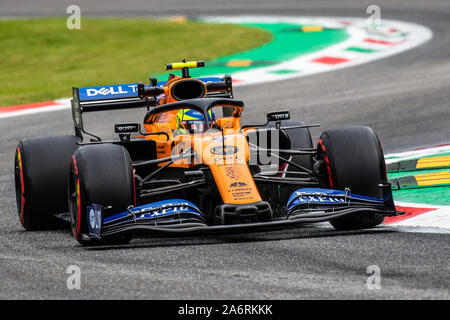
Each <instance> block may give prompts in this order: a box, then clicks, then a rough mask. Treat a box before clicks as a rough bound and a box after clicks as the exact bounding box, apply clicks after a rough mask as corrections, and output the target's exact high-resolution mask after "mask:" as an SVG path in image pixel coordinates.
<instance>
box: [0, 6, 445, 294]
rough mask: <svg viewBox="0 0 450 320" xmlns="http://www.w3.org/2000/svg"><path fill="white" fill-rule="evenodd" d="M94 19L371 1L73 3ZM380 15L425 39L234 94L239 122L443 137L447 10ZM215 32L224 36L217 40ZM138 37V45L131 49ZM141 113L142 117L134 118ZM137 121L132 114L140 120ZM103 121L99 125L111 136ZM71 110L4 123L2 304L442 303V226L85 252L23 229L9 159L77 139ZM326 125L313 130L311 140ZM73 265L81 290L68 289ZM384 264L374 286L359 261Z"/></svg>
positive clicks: (20, 11)
mask: <svg viewBox="0 0 450 320" xmlns="http://www.w3.org/2000/svg"><path fill="white" fill-rule="evenodd" d="M71 3H73V1H56V0H53V1H52V0H40V1H13V0H6V1H5V0H3V1H2V2H1V3H0V16H47V15H64V14H65V8H66V6H67V5H68V4H71ZM77 4H79V5H80V6H81V8H82V11H83V12H84V13H85V14H89V15H102V16H103V15H127V16H135V15H177V14H185V15H188V16H198V15H227V14H247V15H248V14H264V15H296V16H310V15H317V16H349V17H364V16H366V13H365V10H366V8H367V6H368V5H369V4H371V3H370V2H367V1H359V0H352V1H341V0H339V1H329V2H328V1H326V2H325V1H308V2H307V3H305V4H302V3H300V2H296V1H289V0H278V1H273V0H254V1H245V2H244V1H240V0H227V1H211V0H183V1H179V2H176V1H167V0H166V1H138V0H129V1H126V2H119V1H106V0H102V1H95V3H91V2H90V1H77ZM377 4H378V5H380V6H381V10H382V12H381V13H382V18H391V19H397V20H405V21H411V22H416V23H419V24H423V25H425V26H427V27H429V28H431V29H432V31H433V33H434V37H433V39H432V40H431V41H429V42H427V43H425V44H424V45H422V46H420V47H418V48H414V49H412V50H409V51H407V52H404V53H401V54H399V55H395V56H392V57H389V58H386V59H382V60H378V61H375V62H372V63H369V64H364V65H360V66H356V67H352V68H347V69H343V70H339V71H333V72H330V73H324V74H319V75H314V76H311V77H305V78H299V79H296V80H295V79H294V80H288V81H284V82H280V83H270V84H263V85H255V86H247V87H240V88H236V90H235V93H236V96H237V97H239V98H241V99H242V100H244V101H245V102H246V105H247V110H246V114H247V116H249V117H251V118H252V119H254V120H261V121H262V120H263V115H264V113H265V112H266V111H269V110H272V109H285V108H289V109H291V110H292V117H293V118H299V119H303V120H306V121H307V122H311V123H315V122H320V123H321V124H322V128H321V130H325V129H327V128H332V127H340V126H343V125H350V124H362V125H369V126H371V127H373V128H374V129H375V130H376V132H377V133H378V134H379V136H380V138H381V140H382V143H383V146H384V149H385V152H394V151H402V150H406V149H408V148H412V147H421V146H427V145H435V144H440V143H449V142H450V129H449V128H450V126H449V124H450V33H449V31H448V29H449V28H450V4H449V2H448V1H446V0H442V1H434V0H433V1H425V0H423V1H419V0H414V1H378V2H377ZM218 36H220V35H218ZM137 45H138V44H137ZM138 116H139V115H138ZM139 117H140V116H139ZM113 120H114V118H112V117H109V116H104V118H103V120H101V121H100V123H99V124H96V125H95V126H96V128H97V129H98V130H100V131H105V132H108V131H111V130H112V126H111V123H112V122H111V121H113ZM71 127H72V122H71V117H70V112H69V111H67V110H65V111H59V112H50V113H45V114H38V115H33V116H22V117H18V118H10V119H4V120H0V130H1V139H0V150H1V154H0V230H1V231H0V261H1V267H0V298H2V299H5V298H6V299H17V298H31V299H48V298H51V299H72V298H75V299H78V298H82V299H97V298H98V299H122V298H124V299H129V298H138V299H166V298H169V299H303V298H307V299H309V298H318V299H336V298H337V299H356V298H363V299H422V298H425V299H427V298H431V299H439V298H440V299H449V298H450V290H449V289H450V282H449V252H450V251H449V244H450V241H449V240H450V239H449V236H448V235H445V234H424V233H400V232H396V231H392V230H388V229H373V230H370V231H359V232H349V233H343V232H336V231H334V230H333V229H331V228H330V227H327V226H324V227H320V228H319V227H313V226H307V227H304V228H301V229H294V230H288V231H286V230H285V231H276V232H268V233H257V234H244V235H226V236H219V235H217V236H212V237H205V238H195V237H192V238H176V239H165V238H148V239H137V240H133V242H132V243H131V244H130V245H128V246H125V247H120V248H119V247H113V248H93V249H92V248H91V249H85V248H82V247H81V246H79V245H78V244H77V243H76V242H75V240H74V239H73V237H72V235H71V234H70V232H69V231H68V230H60V231H56V232H25V231H23V230H22V228H21V226H20V225H19V221H18V217H17V214H16V208H15V199H14V186H13V155H14V149H15V147H16V145H17V143H18V141H19V140H20V139H21V138H23V137H27V136H36V135H46V134H65V133H72V129H71ZM321 130H318V129H317V130H316V129H314V130H313V136H314V138H315V139H317V137H318V135H319V134H320V131H321ZM69 265H78V266H79V267H80V268H81V271H82V278H81V289H80V290H68V288H67V287H66V279H67V277H68V274H66V268H67V267H68V266H69ZM370 265H378V266H379V267H380V269H381V289H380V290H368V288H367V286H366V280H367V277H368V274H366V269H367V267H368V266H370Z"/></svg>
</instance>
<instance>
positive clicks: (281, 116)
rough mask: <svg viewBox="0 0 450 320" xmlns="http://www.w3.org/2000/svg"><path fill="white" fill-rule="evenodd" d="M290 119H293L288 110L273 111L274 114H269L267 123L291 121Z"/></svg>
mask: <svg viewBox="0 0 450 320" xmlns="http://www.w3.org/2000/svg"><path fill="white" fill-rule="evenodd" d="M290 118H291V114H290V112H289V111H288V110H284V111H273V112H269V113H267V122H270V121H281V120H289V119H290Z"/></svg>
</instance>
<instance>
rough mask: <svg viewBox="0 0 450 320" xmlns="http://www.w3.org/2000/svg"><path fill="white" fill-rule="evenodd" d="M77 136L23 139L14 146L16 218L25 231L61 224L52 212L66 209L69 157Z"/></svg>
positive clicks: (74, 146)
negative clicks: (17, 215) (17, 216)
mask: <svg viewBox="0 0 450 320" xmlns="http://www.w3.org/2000/svg"><path fill="white" fill-rule="evenodd" d="M78 141H79V138H77V137H75V136H70V135H63V136H46V137H33V138H27V139H23V140H21V141H20V142H19V144H18V146H17V148H16V154H15V158H14V175H15V189H16V201H17V210H18V214H19V220H20V223H21V224H22V226H23V227H24V228H25V229H26V230H47V229H55V228H61V227H65V226H66V224H64V223H63V221H62V220H61V219H58V218H56V217H55V216H54V215H55V214H58V213H64V212H68V211H69V206H68V204H67V196H66V194H67V183H68V176H67V172H69V167H70V157H71V156H72V154H73V152H74V151H75V149H76V148H77V144H76V143H77V142H78Z"/></svg>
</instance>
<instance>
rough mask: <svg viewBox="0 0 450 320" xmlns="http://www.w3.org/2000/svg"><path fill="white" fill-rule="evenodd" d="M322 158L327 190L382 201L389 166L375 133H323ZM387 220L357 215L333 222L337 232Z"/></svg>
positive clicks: (361, 128)
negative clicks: (383, 186)
mask: <svg viewBox="0 0 450 320" xmlns="http://www.w3.org/2000/svg"><path fill="white" fill-rule="evenodd" d="M317 150H318V155H319V158H320V159H322V160H323V162H324V166H325V168H324V169H325V170H324V171H325V172H324V173H325V175H324V176H325V179H324V181H322V184H323V185H325V187H329V188H333V189H338V190H345V188H349V189H350V190H351V192H352V193H355V194H360V195H365V196H371V197H377V198H382V197H383V192H382V190H381V188H380V187H379V186H378V185H379V184H382V183H386V180H387V175H386V165H385V162H384V155H383V151H382V149H381V144H380V141H379V139H378V137H377V135H376V134H375V132H374V131H373V130H372V129H371V128H369V127H364V126H352V127H345V128H339V129H332V130H328V131H325V132H324V133H322V135H321V137H320V139H319V142H318V147H317ZM383 220H384V217H383V216H381V215H379V214H377V213H356V214H351V215H347V216H343V217H340V218H336V219H332V220H330V223H331V224H332V225H333V227H334V228H335V229H337V230H355V229H365V228H372V227H374V226H376V225H379V224H380V223H382V222H383Z"/></svg>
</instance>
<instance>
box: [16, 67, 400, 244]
mask: <svg viewBox="0 0 450 320" xmlns="http://www.w3.org/2000/svg"><path fill="white" fill-rule="evenodd" d="M203 65H204V64H203V62H182V63H174V64H167V65H166V69H167V70H175V69H181V70H182V76H177V75H173V74H171V75H169V79H168V81H166V82H158V81H157V80H156V79H154V78H151V79H150V84H149V85H144V84H143V83H137V84H127V85H111V86H101V87H89V88H73V100H72V114H73V121H74V125H75V135H60V136H46V137H34V138H27V139H23V140H21V141H20V142H19V145H18V147H17V149H16V156H15V182H16V196H17V207H18V212H19V218H20V222H21V224H22V225H23V227H24V228H25V229H27V230H37V229H48V228H50V227H52V226H55V224H57V220H56V218H64V213H66V214H65V215H66V216H67V219H68V220H70V223H71V227H72V231H73V234H74V236H75V238H76V239H77V240H78V241H79V242H80V243H81V244H82V245H98V244H111V243H116V244H121V243H127V242H129V241H130V239H131V238H132V236H133V235H140V234H160V233H164V234H191V235H192V234H205V233H217V232H230V231H232V232H243V231H248V230H261V229H264V230H265V229H266V228H268V229H273V228H280V227H288V226H292V225H297V224H301V223H312V222H321V221H329V222H330V223H331V224H332V225H333V226H334V227H335V228H336V229H338V230H339V229H361V228H371V227H374V226H376V225H378V224H380V223H381V222H382V221H383V219H384V217H385V216H393V215H396V214H398V212H397V211H396V209H395V206H394V202H393V199H392V192H391V186H390V184H389V183H388V182H387V175H386V167H385V162H384V156H383V151H382V148H381V145H380V141H379V139H378V137H377V135H376V134H375V133H374V131H373V130H372V129H370V128H368V127H363V126H353V127H345V128H341V129H332V130H328V131H325V132H323V133H322V135H321V137H320V139H319V141H318V143H317V148H314V147H313V144H312V142H311V135H310V132H309V128H310V127H314V126H318V125H305V123H303V122H301V121H294V120H290V113H289V111H274V112H270V113H268V114H267V123H265V124H256V125H241V116H242V113H243V111H244V103H243V102H242V101H239V100H235V99H234V98H233V90H232V79H231V77H230V76H225V77H223V78H212V77H210V78H199V79H194V78H190V77H189V68H192V67H200V66H203ZM128 108H144V109H146V110H147V111H146V114H145V116H144V121H143V126H141V124H140V123H116V124H115V125H114V130H115V133H116V134H117V139H115V140H108V141H104V140H102V139H101V138H100V137H98V136H96V135H94V134H93V133H89V132H86V131H85V128H84V126H83V117H82V115H83V114H84V113H87V112H94V111H105V110H115V109H128ZM85 136H89V137H90V139H89V141H86V140H85V139H84V137H85ZM69 217H70V219H69Z"/></svg>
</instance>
